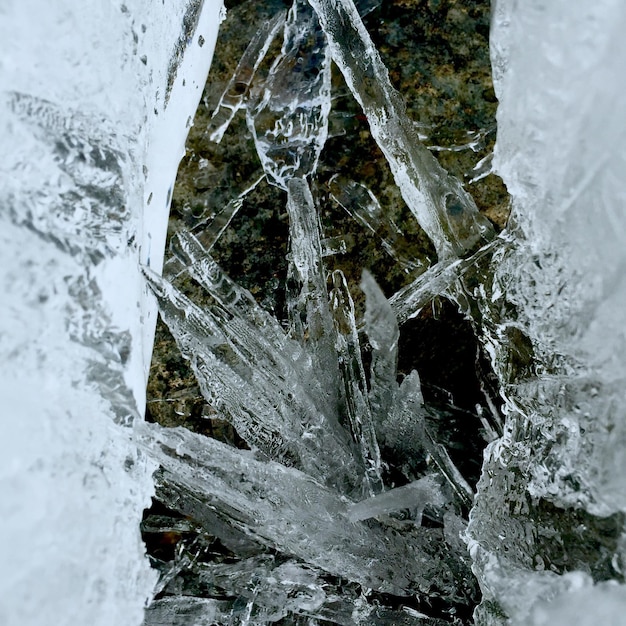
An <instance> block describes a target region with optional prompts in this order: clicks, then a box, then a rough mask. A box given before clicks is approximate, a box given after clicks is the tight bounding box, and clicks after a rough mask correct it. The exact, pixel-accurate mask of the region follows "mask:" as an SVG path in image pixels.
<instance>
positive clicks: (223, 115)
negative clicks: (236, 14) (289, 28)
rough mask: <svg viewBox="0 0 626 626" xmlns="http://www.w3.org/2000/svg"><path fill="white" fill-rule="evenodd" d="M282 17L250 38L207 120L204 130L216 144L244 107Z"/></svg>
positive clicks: (280, 15)
mask: <svg viewBox="0 0 626 626" xmlns="http://www.w3.org/2000/svg"><path fill="white" fill-rule="evenodd" d="M285 17H286V12H285V11H279V12H278V13H277V14H276V15H275V16H274V17H273V18H272V19H271V20H269V21H267V22H265V23H264V24H262V25H261V27H260V28H259V30H258V31H257V32H256V33H255V35H254V36H253V37H252V40H251V41H250V43H249V44H248V47H247V48H246V51H245V52H244V53H243V56H242V57H241V59H239V63H238V64H237V68H236V69H235V73H234V74H233V76H232V77H231V79H230V81H228V85H226V89H225V90H224V93H223V94H222V97H221V98H220V101H219V103H218V105H217V107H216V108H215V111H213V115H212V116H211V121H210V123H209V126H208V128H207V133H209V137H210V139H211V141H215V142H216V143H219V142H220V141H221V140H222V137H223V136H224V133H225V132H226V130H227V129H228V127H229V126H230V123H231V122H232V120H233V118H234V117H235V115H236V113H237V111H239V109H241V108H242V107H243V106H245V102H246V98H247V97H248V92H249V90H250V85H251V83H252V80H253V79H254V75H255V73H256V71H257V69H258V67H259V65H261V63H262V61H263V59H264V58H265V55H266V54H267V51H268V50H269V47H270V46H271V45H272V42H273V41H274V38H275V37H276V35H277V34H278V33H279V32H280V30H281V29H282V28H283V25H284V23H285Z"/></svg>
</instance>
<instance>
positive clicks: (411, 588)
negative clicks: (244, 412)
mask: <svg viewBox="0 0 626 626" xmlns="http://www.w3.org/2000/svg"><path fill="white" fill-rule="evenodd" d="M136 433H137V436H138V440H139V442H140V445H141V446H142V448H144V449H145V450H146V452H147V453H148V454H149V455H150V457H152V458H153V459H155V460H156V461H158V462H159V463H160V464H161V466H162V467H163V469H164V472H165V475H166V477H167V479H168V480H171V481H172V482H173V483H175V484H178V485H180V486H181V487H182V488H184V489H186V490H189V491H190V492H192V493H194V494H195V497H196V498H198V499H199V500H200V501H201V502H204V503H205V504H206V505H208V506H209V507H210V508H211V509H213V510H215V511H217V512H219V513H221V514H225V515H227V517H228V518H229V519H230V520H231V522H230V523H231V524H233V525H234V527H235V528H237V529H239V530H242V531H243V532H244V533H245V534H247V535H248V536H250V537H251V538H253V539H254V540H255V541H258V542H259V543H261V544H263V545H266V546H268V547H271V548H274V549H278V550H279V551H281V552H285V553H286V554H292V555H295V556H297V557H299V558H300V559H302V560H303V561H305V562H307V563H309V564H311V565H313V566H315V567H317V568H319V569H321V570H324V571H326V572H328V573H330V574H334V575H336V576H342V577H345V578H347V579H348V580H352V581H355V582H359V583H360V584H362V585H364V586H366V587H368V588H373V589H377V590H380V591H386V592H391V593H395V594H398V595H406V594H410V593H411V592H419V591H420V590H421V591H422V592H426V590H429V589H431V588H432V587H433V586H437V587H439V590H440V593H445V594H451V595H453V596H454V595H455V594H458V593H464V592H463V591H462V588H463V586H464V582H463V577H464V576H466V573H465V572H464V571H463V570H462V568H461V569H458V566H456V565H452V563H451V562H450V561H449V558H448V557H447V556H446V551H447V548H446V546H445V543H444V542H443V541H442V534H441V532H440V531H439V530H438V529H429V528H424V527H416V526H414V525H411V526H410V527H408V528H405V529H404V530H403V532H398V531H396V530H394V529H393V526H392V527H386V526H382V525H375V524H374V525H366V524H361V523H357V524H355V523H353V522H352V521H351V520H350V518H349V517H348V504H349V503H348V501H346V499H344V498H341V497H339V496H338V495H337V494H336V493H335V492H333V491H332V490H330V489H328V488H326V487H324V486H323V485H321V484H320V483H318V482H317V481H315V480H314V479H312V478H311V477H310V476H308V475H306V474H304V473H302V472H300V471H298V470H296V469H292V468H287V467H285V466H284V465H281V464H279V463H276V462H272V461H260V460H258V459H256V458H255V456H254V454H253V453H251V452H248V451H243V450H235V449H234V448H232V447H231V446H228V445H225V444H222V443H219V442H218V441H216V440H214V439H211V438H207V437H203V436H201V435H196V434H193V433H191V432H189V431H188V430H186V429H184V428H161V427H159V426H156V425H150V424H145V423H139V424H137V425H136ZM428 498H429V499H430V500H433V499H434V500H436V499H437V496H435V495H434V494H431V495H429V496H428ZM199 521H200V522H202V520H199ZM211 521H212V520H209V524H208V526H207V531H208V532H212V530H211V528H212V526H211ZM435 554H437V558H433V557H434V556H435ZM407 556H408V558H407ZM399 560H401V562H402V564H403V566H402V567H401V568H399V567H396V565H397V563H398V562H399Z"/></svg>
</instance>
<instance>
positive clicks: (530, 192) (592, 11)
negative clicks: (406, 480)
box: [468, 0, 626, 624]
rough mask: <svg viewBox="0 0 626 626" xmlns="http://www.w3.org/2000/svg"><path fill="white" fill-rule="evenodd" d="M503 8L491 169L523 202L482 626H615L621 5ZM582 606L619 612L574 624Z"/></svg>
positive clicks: (619, 590) (487, 533)
mask: <svg viewBox="0 0 626 626" xmlns="http://www.w3.org/2000/svg"><path fill="white" fill-rule="evenodd" d="M494 11H495V13H494V18H493V27H492V37H491V46H492V50H491V52H492V62H493V71H494V80H495V87H496V92H497V95H498V98H499V101H500V107H499V110H498V139H497V143H496V151H495V158H494V167H495V169H496V171H498V172H499V173H500V175H501V176H502V177H503V179H504V181H505V182H506V184H507V187H508V189H509V192H510V193H511V195H512V199H513V210H514V213H513V216H512V224H511V225H510V226H509V230H510V232H511V235H512V236H513V237H514V238H515V245H514V246H513V247H512V248H510V249H509V250H508V251H502V252H501V253H499V254H497V255H496V257H495V259H494V262H493V265H492V267H493V269H494V277H493V280H492V281H491V282H490V284H489V285H487V286H486V289H487V291H488V294H487V299H488V301H490V304H489V306H488V307H487V308H488V309H489V311H490V312H491V313H490V315H491V318H492V320H491V328H489V325H487V324H485V327H484V328H485V331H486V332H485V335H486V337H487V338H486V342H487V345H488V346H490V347H491V349H492V353H493V357H494V364H495V366H496V368H497V373H498V375H499V377H500V380H501V385H502V390H503V393H504V395H505V397H506V399H507V403H506V425H505V432H504V437H503V438H502V439H501V440H498V441H496V442H494V443H493V444H492V445H490V446H489V447H488V449H487V451H486V454H485V463H484V467H483V476H482V478H481V481H480V483H479V486H478V496H477V499H476V503H475V506H474V509H473V511H472V514H471V522H470V526H469V529H468V537H469V539H470V548H471V551H472V556H473V560H474V563H475V565H474V570H475V572H476V574H477V575H478V578H479V581H480V583H481V587H482V589H483V595H484V600H483V604H482V606H481V607H480V609H479V617H478V620H477V621H478V622H479V623H484V624H494V623H501V622H502V620H503V618H502V615H503V614H504V615H506V616H508V617H509V618H511V619H512V620H513V621H514V622H515V623H518V624H543V623H548V622H547V621H546V620H547V619H548V618H547V617H546V616H547V615H550V618H549V620H550V621H549V623H554V624H556V623H559V624H561V623H562V624H569V623H573V621H574V622H576V623H591V621H590V620H591V619H592V615H593V614H594V613H595V614H596V617H597V618H598V619H600V621H603V623H615V624H617V623H620V622H621V621H623V608H622V607H623V603H624V600H625V598H626V589H625V588H624V587H623V586H611V585H608V584H606V583H601V581H607V580H611V581H615V582H620V583H622V582H623V576H624V556H625V555H624V541H623V536H624V535H623V531H624V511H625V509H624V505H625V493H626V491H625V489H626V482H625V481H624V470H625V465H624V461H625V457H624V444H625V442H626V440H625V422H624V415H623V413H624V400H625V397H624V374H625V369H624V368H625V361H624V358H623V347H622V346H623V343H624V327H625V326H624V325H625V322H626V319H625V317H624V311H625V310H626V309H625V307H624V303H625V298H626V289H625V285H624V279H623V267H624V262H625V260H626V257H625V254H626V246H625V245H624V243H625V242H624V236H623V233H624V216H625V215H626V213H625V212H624V201H625V199H626V195H625V191H624V189H625V188H624V165H625V164H624V154H623V140H624V137H626V116H624V109H623V101H624V96H625V95H626V91H625V89H624V83H623V81H621V80H619V79H618V77H619V76H621V73H622V68H623V67H624V63H625V62H626V46H624V40H623V37H622V34H621V33H622V32H623V28H624V26H625V25H626V10H625V9H624V6H623V4H622V3H620V2H616V1H610V0H609V1H607V2H600V3H596V4H593V5H587V4H576V5H573V4H572V3H568V2H562V1H557V2H551V3H546V2H540V1H531V2H524V3H518V2H508V1H499V2H497V3H496V5H495V9H494ZM493 322H496V323H495V324H493ZM503 504H505V505H506V506H503ZM594 582H595V583H597V584H598V587H596V588H594V589H592V588H591V586H592V585H593V583H594ZM567 590H571V595H569V596H568V594H567ZM557 594H558V597H557V599H555V600H554V603H553V604H550V603H549V599H550V598H552V597H553V596H556V595H557ZM585 599H588V600H589V601H590V602H598V603H604V602H606V603H607V605H606V606H603V607H600V606H597V607H595V606H594V607H593V608H592V607H589V608H588V609H587V610H586V613H587V617H585V616H584V613H581V614H579V613H576V618H572V615H573V613H572V608H571V607H573V606H575V605H579V606H580V605H581V604H583V603H584V602H585ZM535 602H540V603H541V606H542V607H543V608H541V609H540V608H536V609H535V608H532V607H533V604H534V603H535ZM538 606H539V605H538ZM609 607H610V608H609ZM602 612H604V614H602ZM601 615H602V618H604V619H602V618H601ZM541 616H543V617H541ZM572 620H573V621H572Z"/></svg>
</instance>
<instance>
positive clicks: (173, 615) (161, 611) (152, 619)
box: [143, 596, 245, 626]
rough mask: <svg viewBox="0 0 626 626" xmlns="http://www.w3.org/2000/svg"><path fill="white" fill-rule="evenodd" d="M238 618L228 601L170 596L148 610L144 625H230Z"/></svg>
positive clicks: (153, 604)
mask: <svg viewBox="0 0 626 626" xmlns="http://www.w3.org/2000/svg"><path fill="white" fill-rule="evenodd" d="M236 616H237V613H235V612H234V611H232V603H231V602H228V601H227V600H213V599H208V598H194V597H189V596H179V597H172V596H170V597H166V598H161V599H160V600H156V601H155V602H153V603H152V604H151V605H150V606H149V607H148V609H146V616H145V620H144V622H143V623H144V626H213V624H216V623H228V622H229V621H230V620H231V618H234V617H236ZM237 617H243V615H239V616H237ZM231 623H232V622H231ZM240 623H245V622H240Z"/></svg>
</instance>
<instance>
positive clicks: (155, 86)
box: [0, 0, 219, 626]
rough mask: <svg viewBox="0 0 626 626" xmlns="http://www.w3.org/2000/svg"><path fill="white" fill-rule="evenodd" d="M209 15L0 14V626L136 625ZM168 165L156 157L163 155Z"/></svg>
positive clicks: (142, 7) (27, 8)
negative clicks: (155, 401)
mask: <svg viewBox="0 0 626 626" xmlns="http://www.w3.org/2000/svg"><path fill="white" fill-rule="evenodd" d="M218 12H219V5H218V3H214V4H212V5H210V6H209V5H208V4H207V6H206V7H205V8H204V9H202V8H201V3H199V2H195V1H179V2H170V3H168V6H167V7H166V6H163V7H161V5H160V3H159V5H158V6H155V5H154V3H151V2H144V1H141V0H137V1H135V0H130V1H129V2H127V3H126V4H123V3H106V2H105V3H102V2H83V3H79V4H77V3H75V2H71V1H59V2H54V3H41V2H36V1H30V0H25V1H21V0H19V1H17V0H16V1H12V0H9V1H8V2H3V3H2V7H1V8H0V50H1V55H0V56H1V61H0V76H1V81H0V83H1V87H0V137H1V139H2V154H1V155H0V176H1V180H2V184H1V188H0V222H1V228H0V239H1V241H2V243H1V250H2V253H1V257H2V261H1V263H0V266H1V270H0V292H1V293H2V296H1V298H0V319H1V324H2V329H1V331H0V360H1V361H2V376H1V377H0V390H1V391H0V396H1V397H2V398H3V428H4V432H3V437H2V444H1V446H0V448H1V450H0V493H1V494H2V498H1V504H0V519H1V522H0V527H1V528H2V533H3V536H4V537H5V538H7V540H6V541H4V542H3V545H2V548H1V549H0V583H1V585H2V592H1V593H0V623H2V624H3V626H18V625H19V626H24V625H36V624H37V625H44V624H46V625H47V624H52V623H54V624H58V625H59V626H60V625H70V624H73V625H75V624H94V625H95V624H100V625H102V626H111V624H115V625H119V626H125V625H128V626H136V625H137V624H140V623H141V621H142V619H143V611H144V605H145V603H146V601H147V600H148V599H149V598H150V597H151V595H152V589H153V586H154V583H155V576H154V573H153V572H152V571H151V570H150V568H149V564H148V560H147V558H146V557H145V548H144V546H143V543H142V542H141V537H140V535H139V532H138V524H139V521H140V519H141V515H142V509H143V508H144V507H145V506H146V505H147V504H148V503H149V498H150V495H151V493H152V492H153V483H152V479H151V473H152V471H153V470H154V465H153V463H152V462H150V461H149V460H147V459H146V457H145V456H144V455H143V454H141V453H139V452H138V451H137V448H136V446H135V444H134V443H133V441H132V430H131V429H130V428H129V425H130V424H131V422H133V421H134V420H141V415H142V413H143V408H144V406H145V382H146V375H147V366H148V364H149V360H150V353H151V343H152V334H153V332H154V322H155V314H156V311H155V307H154V306H153V304H152V302H151V300H150V299H149V298H148V297H147V290H146V287H145V284H144V283H143V280H142V276H141V272H140V270H139V260H140V259H141V260H142V261H143V263H146V264H149V265H151V266H152V267H155V268H157V269H159V268H160V263H161V261H162V258H163V248H164V240H165V231H166V224H167V213H168V203H169V197H170V192H171V185H172V184H173V180H174V175H175V171H176V167H177V164H178V160H179V159H180V156H181V155H182V152H183V150H184V141H185V137H186V134H187V121H188V120H189V119H190V116H192V115H193V111H194V109H195V107H196V106H197V103H198V100H199V98H200V95H201V91H202V87H203V84H204V79H205V76H206V73H207V71H208V67H209V64H210V61H211V52H212V49H213V46H214V42H215V36H216V31H217V21H218V20H217V18H218ZM164 146H165V147H166V148H164Z"/></svg>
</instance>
